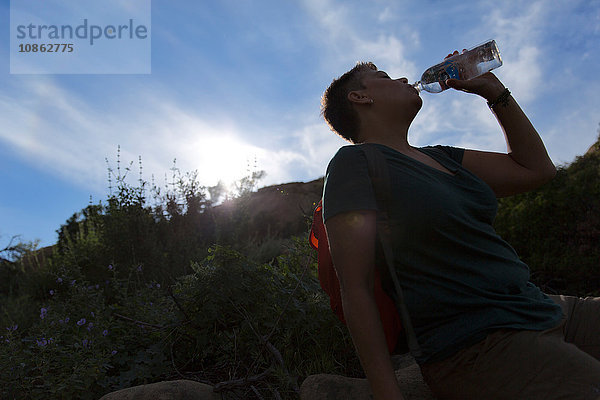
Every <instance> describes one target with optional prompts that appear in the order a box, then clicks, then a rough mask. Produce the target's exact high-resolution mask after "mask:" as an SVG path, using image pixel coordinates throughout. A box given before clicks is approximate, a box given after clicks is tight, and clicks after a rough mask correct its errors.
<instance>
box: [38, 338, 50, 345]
mask: <svg viewBox="0 0 600 400" xmlns="http://www.w3.org/2000/svg"><path fill="white" fill-rule="evenodd" d="M35 341H36V342H37V345H38V346H40V347H44V346H46V345H47V344H48V341H47V340H46V339H44V338H42V340H38V339H36V340H35Z"/></svg>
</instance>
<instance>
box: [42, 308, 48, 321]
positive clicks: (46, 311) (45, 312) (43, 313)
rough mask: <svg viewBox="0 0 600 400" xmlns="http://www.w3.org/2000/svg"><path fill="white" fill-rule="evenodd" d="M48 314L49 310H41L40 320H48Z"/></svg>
mask: <svg viewBox="0 0 600 400" xmlns="http://www.w3.org/2000/svg"><path fill="white" fill-rule="evenodd" d="M46 314H48V309H47V308H44V307H42V308H40V318H41V319H44V318H46Z"/></svg>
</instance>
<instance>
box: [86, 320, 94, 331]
mask: <svg viewBox="0 0 600 400" xmlns="http://www.w3.org/2000/svg"><path fill="white" fill-rule="evenodd" d="M93 327H94V324H93V323H91V322H90V323H89V324H88V327H87V330H88V331H91V330H92V328H93Z"/></svg>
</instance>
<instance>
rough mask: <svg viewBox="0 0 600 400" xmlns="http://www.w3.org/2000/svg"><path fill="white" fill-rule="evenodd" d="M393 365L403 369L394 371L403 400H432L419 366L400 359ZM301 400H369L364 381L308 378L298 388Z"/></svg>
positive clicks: (369, 392) (368, 389) (319, 377)
mask: <svg viewBox="0 0 600 400" xmlns="http://www.w3.org/2000/svg"><path fill="white" fill-rule="evenodd" d="M393 361H394V365H402V366H403V367H401V368H400V369H398V370H396V378H398V382H399V383H400V388H401V390H402V394H403V395H404V398H405V399H407V400H435V397H434V396H433V394H432V393H431V390H430V389H429V387H427V384H426V383H425V381H424V380H423V376H422V375H421V370H420V369H419V366H418V365H417V364H416V363H415V362H414V359H412V358H410V359H408V358H406V357H402V358H400V359H396V360H393ZM300 399H301V400H368V399H372V397H371V390H370V388H369V384H368V382H367V380H366V379H358V378H347V377H344V376H340V375H329V374H319V375H311V376H309V377H308V378H306V379H305V380H304V382H302V386H301V387H300Z"/></svg>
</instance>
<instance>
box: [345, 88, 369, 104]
mask: <svg viewBox="0 0 600 400" xmlns="http://www.w3.org/2000/svg"><path fill="white" fill-rule="evenodd" d="M348 100H350V102H351V103H355V104H373V99H372V98H370V97H368V96H366V95H365V94H364V93H362V92H360V91H356V90H353V91H351V92H350V93H348Z"/></svg>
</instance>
